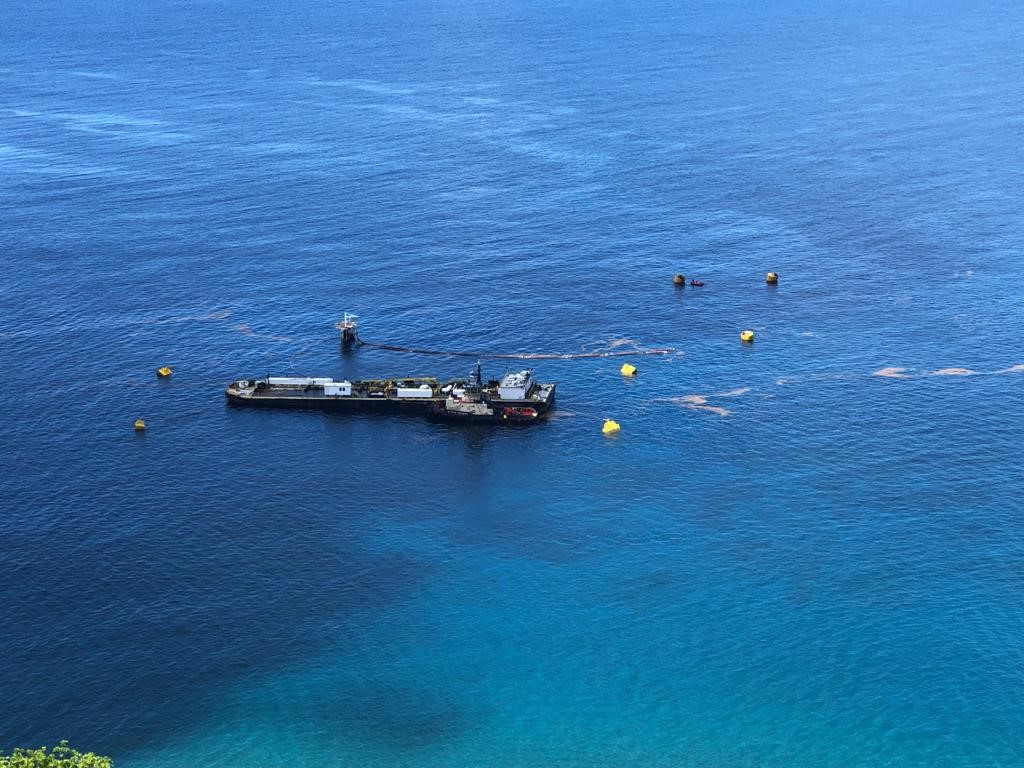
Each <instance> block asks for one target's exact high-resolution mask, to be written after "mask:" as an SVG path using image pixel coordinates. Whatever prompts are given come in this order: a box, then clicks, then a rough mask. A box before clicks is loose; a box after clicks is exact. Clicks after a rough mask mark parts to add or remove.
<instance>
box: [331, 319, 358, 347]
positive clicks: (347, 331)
mask: <svg viewBox="0 0 1024 768" xmlns="http://www.w3.org/2000/svg"><path fill="white" fill-rule="evenodd" d="M358 321H359V316H358V315H353V314H352V313H351V312H346V313H345V316H344V317H342V319H341V320H339V321H338V322H337V323H336V324H335V326H334V327H335V328H337V329H338V330H339V331H341V343H342V345H343V346H346V347H347V346H350V345H352V344H353V343H355V342H357V341H359V334H358V325H359V322H358Z"/></svg>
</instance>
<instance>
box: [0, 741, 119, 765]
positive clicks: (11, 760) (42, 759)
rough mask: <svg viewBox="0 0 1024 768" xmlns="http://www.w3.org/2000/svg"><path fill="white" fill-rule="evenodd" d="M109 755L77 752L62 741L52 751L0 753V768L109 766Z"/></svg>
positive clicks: (37, 750)
mask: <svg viewBox="0 0 1024 768" xmlns="http://www.w3.org/2000/svg"><path fill="white" fill-rule="evenodd" d="M112 766H113V763H112V762H111V761H110V758H109V757H101V756H100V755H95V754H93V753H92V752H79V751H78V750H77V749H72V748H71V747H69V746H68V743H67V742H66V741H62V742H61V743H60V744H58V745H57V746H56V747H54V748H53V750H52V751H50V752H47V750H46V747H40V748H39V749H16V750H14V752H12V753H11V754H10V756H8V755H0V768H111V767H112Z"/></svg>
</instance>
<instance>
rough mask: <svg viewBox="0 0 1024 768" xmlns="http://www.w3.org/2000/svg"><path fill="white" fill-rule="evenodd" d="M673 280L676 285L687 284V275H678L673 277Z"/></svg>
mask: <svg viewBox="0 0 1024 768" xmlns="http://www.w3.org/2000/svg"><path fill="white" fill-rule="evenodd" d="M672 282H673V283H675V284H676V285H686V275H676V276H675V277H673V278H672Z"/></svg>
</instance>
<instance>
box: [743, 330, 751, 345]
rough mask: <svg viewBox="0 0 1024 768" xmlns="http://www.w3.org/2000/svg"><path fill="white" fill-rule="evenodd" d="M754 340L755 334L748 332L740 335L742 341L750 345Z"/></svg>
mask: <svg viewBox="0 0 1024 768" xmlns="http://www.w3.org/2000/svg"><path fill="white" fill-rule="evenodd" d="M753 340H754V332H753V331H750V330H747V331H742V332H741V333H740V341H742V342H744V343H746V344H750V343H751V342H752V341H753Z"/></svg>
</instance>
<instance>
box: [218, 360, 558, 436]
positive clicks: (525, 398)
mask: <svg viewBox="0 0 1024 768" xmlns="http://www.w3.org/2000/svg"><path fill="white" fill-rule="evenodd" d="M555 387H556V385H555V384H542V383H539V382H537V381H535V380H534V378H533V371H531V370H525V371H518V372H515V373H506V374H505V375H504V376H503V377H502V378H501V379H494V380H491V381H487V382H484V381H483V380H482V378H481V375H480V366H479V365H478V366H477V367H476V369H475V370H474V371H473V372H472V373H471V374H470V376H469V377H468V378H465V379H451V380H448V381H444V382H442V381H440V380H438V379H435V378H430V377H423V376H411V377H407V378H399V379H366V380H359V381H349V380H347V379H344V380H341V381H335V380H334V379H333V378H326V377H274V376H267V377H265V378H262V379H240V380H238V381H234V382H232V383H231V384H229V385H228V388H227V389H226V390H225V392H224V394H225V395H226V396H227V399H228V402H229V403H232V404H234V405H254V406H264V407H278V408H303V409H317V410H327V411H339V412H352V413H390V414H405V415H410V416H424V417H427V418H430V419H434V420H437V421H449V422H483V423H494V424H528V423H531V422H536V421H541V420H543V419H544V418H545V417H546V416H547V415H548V412H549V411H550V410H551V408H552V406H553V405H554V402H555Z"/></svg>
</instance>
